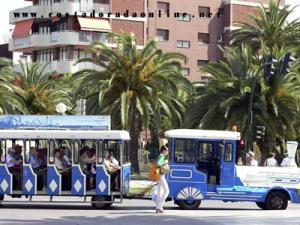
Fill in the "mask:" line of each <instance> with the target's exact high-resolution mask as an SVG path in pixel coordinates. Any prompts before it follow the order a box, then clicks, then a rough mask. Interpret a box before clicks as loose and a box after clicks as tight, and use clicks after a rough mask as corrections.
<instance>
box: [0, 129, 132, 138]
mask: <svg viewBox="0 0 300 225" xmlns="http://www.w3.org/2000/svg"><path fill="white" fill-rule="evenodd" d="M0 139H108V140H110V139H111V140H130V136H129V132H128V131H124V130H0Z"/></svg>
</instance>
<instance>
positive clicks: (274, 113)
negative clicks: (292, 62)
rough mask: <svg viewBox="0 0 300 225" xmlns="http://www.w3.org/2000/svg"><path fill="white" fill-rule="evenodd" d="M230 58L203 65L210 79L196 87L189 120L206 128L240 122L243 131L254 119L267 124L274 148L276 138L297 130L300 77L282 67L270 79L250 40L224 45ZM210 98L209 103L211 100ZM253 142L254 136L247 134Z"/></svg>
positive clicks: (292, 135) (288, 136)
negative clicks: (250, 104)
mask: <svg viewBox="0 0 300 225" xmlns="http://www.w3.org/2000/svg"><path fill="white" fill-rule="evenodd" d="M224 56H225V59H226V61H224V62H222V61H221V62H212V63H209V64H208V65H205V66H203V67H202V70H203V71H204V72H206V73H209V74H211V75H212V78H213V79H212V80H211V81H209V82H208V83H206V84H203V85H202V86H200V88H199V87H198V90H197V92H196V93H195V98H194V99H195V100H194V102H193V105H191V106H190V109H189V110H188V112H187V115H186V118H187V119H186V121H185V124H186V126H189V127H198V128H206V129H230V128H231V127H232V126H234V125H237V126H238V128H239V131H241V135H242V137H244V136H245V134H246V132H248V131H249V132H253V131H254V130H253V127H255V126H256V125H260V126H265V127H266V129H267V137H266V139H267V140H268V142H267V144H268V146H265V147H267V148H266V149H264V151H266V152H267V151H268V150H270V149H274V146H275V144H276V140H278V139H281V140H286V139H288V140H293V139H295V138H296V137H297V134H298V133H299V128H298V126H297V121H298V120H299V118H300V111H299V106H300V89H299V88H300V82H299V81H300V79H299V77H298V76H297V73H295V72H290V73H289V74H287V75H286V76H282V75H280V73H279V68H278V65H275V66H276V70H275V74H274V76H273V77H272V78H271V79H270V80H266V79H265V78H264V76H263V73H262V72H261V70H259V66H260V65H259V63H258V62H259V61H260V60H258V58H257V57H255V54H252V50H251V48H250V47H248V46H244V45H243V46H242V47H239V48H229V47H228V48H226V49H225V50H224ZM254 79H256V82H257V83H256V87H255V92H254V98H253V113H254V115H253V126H251V127H249V123H248V119H249V117H248V110H249V108H248V102H249V98H250V95H251V92H253V88H254V86H253V81H254ZM208 102H210V103H211V104H207V103H208ZM247 141H249V142H250V143H252V140H251V139H250V140H247Z"/></svg>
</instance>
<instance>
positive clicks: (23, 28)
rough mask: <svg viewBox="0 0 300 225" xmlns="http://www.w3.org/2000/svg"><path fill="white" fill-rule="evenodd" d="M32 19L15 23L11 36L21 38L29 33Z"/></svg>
mask: <svg viewBox="0 0 300 225" xmlns="http://www.w3.org/2000/svg"><path fill="white" fill-rule="evenodd" d="M32 24H33V19H30V20H24V21H21V22H18V23H16V26H15V29H14V31H13V33H12V38H22V37H27V36H29V35H30V31H31V27H32Z"/></svg>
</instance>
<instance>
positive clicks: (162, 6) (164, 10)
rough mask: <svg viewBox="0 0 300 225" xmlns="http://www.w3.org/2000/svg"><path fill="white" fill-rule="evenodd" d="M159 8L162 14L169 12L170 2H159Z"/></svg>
mask: <svg viewBox="0 0 300 225" xmlns="http://www.w3.org/2000/svg"><path fill="white" fill-rule="evenodd" d="M157 9H158V10H160V11H161V14H167V13H168V12H170V4H169V3H168V2H157Z"/></svg>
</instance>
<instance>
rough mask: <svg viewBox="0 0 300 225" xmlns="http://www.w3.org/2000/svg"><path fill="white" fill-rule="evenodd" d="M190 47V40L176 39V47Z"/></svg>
mask: <svg viewBox="0 0 300 225" xmlns="http://www.w3.org/2000/svg"><path fill="white" fill-rule="evenodd" d="M190 47H191V42H190V41H184V40H178V41H177V48H190Z"/></svg>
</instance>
